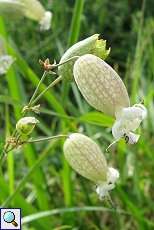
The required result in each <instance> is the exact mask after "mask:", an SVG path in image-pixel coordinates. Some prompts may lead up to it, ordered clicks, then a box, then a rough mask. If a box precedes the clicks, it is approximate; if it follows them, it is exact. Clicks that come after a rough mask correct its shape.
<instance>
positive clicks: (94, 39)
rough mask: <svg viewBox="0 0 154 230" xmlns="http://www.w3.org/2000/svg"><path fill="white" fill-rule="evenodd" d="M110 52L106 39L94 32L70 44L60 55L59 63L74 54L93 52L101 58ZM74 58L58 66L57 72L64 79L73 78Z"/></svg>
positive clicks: (104, 57)
mask: <svg viewBox="0 0 154 230" xmlns="http://www.w3.org/2000/svg"><path fill="white" fill-rule="evenodd" d="M109 53H110V48H109V49H107V48H106V41H105V40H103V39H102V38H100V36H99V34H94V35H92V36H90V37H88V38H86V39H84V40H82V41H80V42H77V43H76V44H74V45H73V46H71V47H70V48H69V49H68V50H67V51H66V52H65V53H64V54H63V56H62V58H61V60H60V63H63V62H65V61H67V60H68V59H70V58H72V57H74V56H81V55H84V54H94V55H96V56H98V57H100V58H102V59H103V60H104V59H106V57H107V56H108V55H109ZM75 61H76V59H74V60H72V61H70V62H68V63H67V64H64V65H61V66H59V68H58V74H59V75H61V76H62V77H63V78H64V79H70V80H72V79H73V65H74V63H75Z"/></svg>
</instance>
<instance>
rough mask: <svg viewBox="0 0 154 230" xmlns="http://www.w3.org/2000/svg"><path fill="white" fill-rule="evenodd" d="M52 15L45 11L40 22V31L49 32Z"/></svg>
mask: <svg viewBox="0 0 154 230" xmlns="http://www.w3.org/2000/svg"><path fill="white" fill-rule="evenodd" d="M51 18H52V13H51V12H50V11H46V12H45V14H44V16H43V18H42V19H41V21H40V30H49V29H50V26H51Z"/></svg>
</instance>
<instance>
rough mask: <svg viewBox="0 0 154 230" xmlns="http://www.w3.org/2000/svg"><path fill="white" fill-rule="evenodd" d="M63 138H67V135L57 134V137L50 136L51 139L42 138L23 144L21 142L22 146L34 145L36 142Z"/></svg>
mask: <svg viewBox="0 0 154 230" xmlns="http://www.w3.org/2000/svg"><path fill="white" fill-rule="evenodd" d="M63 137H68V135H65V134H59V135H56V136H51V137H42V138H39V139H35V140H28V141H25V142H23V144H24V143H36V142H41V141H50V140H52V139H57V138H63Z"/></svg>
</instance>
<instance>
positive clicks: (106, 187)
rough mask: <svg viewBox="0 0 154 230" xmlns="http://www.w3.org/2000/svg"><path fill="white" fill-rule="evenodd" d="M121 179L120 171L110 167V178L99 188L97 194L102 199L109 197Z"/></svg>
mask: <svg viewBox="0 0 154 230" xmlns="http://www.w3.org/2000/svg"><path fill="white" fill-rule="evenodd" d="M118 178H119V172H118V170H116V169H114V168H112V167H109V168H108V178H107V181H106V182H104V183H101V184H100V185H98V186H97V188H96V192H97V194H98V195H99V197H100V199H102V198H103V197H105V196H107V195H108V192H109V191H110V190H112V189H114V188H115V183H116V181H117V180H118Z"/></svg>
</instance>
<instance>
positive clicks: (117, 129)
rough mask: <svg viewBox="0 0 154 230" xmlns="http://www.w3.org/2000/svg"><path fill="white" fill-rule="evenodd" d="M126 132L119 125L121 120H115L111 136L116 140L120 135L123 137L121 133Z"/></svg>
mask: <svg viewBox="0 0 154 230" xmlns="http://www.w3.org/2000/svg"><path fill="white" fill-rule="evenodd" d="M125 133H126V129H122V126H121V120H118V121H115V123H114V124H113V126H112V135H113V137H114V138H115V139H116V140H118V139H120V138H121V137H123V135H124V134H125Z"/></svg>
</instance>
